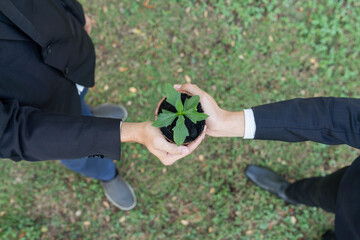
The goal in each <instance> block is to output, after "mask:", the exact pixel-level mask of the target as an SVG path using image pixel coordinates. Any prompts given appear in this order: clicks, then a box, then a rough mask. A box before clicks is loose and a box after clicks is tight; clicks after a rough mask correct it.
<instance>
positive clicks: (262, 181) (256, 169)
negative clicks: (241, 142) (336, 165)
mask: <svg viewBox="0 0 360 240" xmlns="http://www.w3.org/2000/svg"><path fill="white" fill-rule="evenodd" d="M245 175H246V176H247V177H248V178H249V179H250V180H251V181H252V182H253V183H255V184H256V185H258V186H259V187H261V188H262V189H264V190H266V191H269V192H271V193H273V194H275V195H276V196H278V197H280V198H282V199H284V200H285V201H286V202H288V203H291V204H294V205H296V204H298V203H297V202H295V201H293V200H291V199H289V198H288V197H287V196H286V194H285V189H286V188H287V187H288V186H289V185H290V183H289V182H288V181H286V179H285V178H283V177H281V176H280V175H279V174H277V173H276V172H274V171H272V170H270V169H268V168H265V167H260V166H256V165H249V166H248V167H247V168H246V170H245Z"/></svg>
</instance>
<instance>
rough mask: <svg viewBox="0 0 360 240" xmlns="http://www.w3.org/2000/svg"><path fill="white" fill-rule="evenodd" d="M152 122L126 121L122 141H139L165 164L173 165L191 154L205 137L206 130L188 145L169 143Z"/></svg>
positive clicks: (123, 126)
mask: <svg viewBox="0 0 360 240" xmlns="http://www.w3.org/2000/svg"><path fill="white" fill-rule="evenodd" d="M151 124H152V122H142V123H126V122H124V123H123V125H122V127H121V142H138V143H141V144H143V145H145V146H146V148H147V149H148V150H149V152H151V153H152V154H154V155H155V156H156V157H157V158H159V160H160V161H161V162H162V163H163V164H164V165H172V164H173V163H175V162H176V161H177V160H179V159H181V158H183V157H186V156H187V155H189V154H191V153H192V152H193V151H194V150H195V149H196V148H197V147H198V146H199V145H200V143H201V141H202V140H203V139H204V137H205V131H204V132H203V133H202V134H201V136H200V137H198V138H197V139H196V140H195V141H193V142H192V143H190V144H189V145H187V146H176V144H173V143H169V142H168V141H167V140H166V139H165V138H164V136H163V135H162V133H161V131H160V129H159V128H156V127H153V126H152V125H151Z"/></svg>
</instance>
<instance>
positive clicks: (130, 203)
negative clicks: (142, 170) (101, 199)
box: [101, 174, 136, 211]
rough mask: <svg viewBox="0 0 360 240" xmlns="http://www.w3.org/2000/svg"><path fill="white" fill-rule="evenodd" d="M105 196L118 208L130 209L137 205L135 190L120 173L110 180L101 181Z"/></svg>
mask: <svg viewBox="0 0 360 240" xmlns="http://www.w3.org/2000/svg"><path fill="white" fill-rule="evenodd" d="M101 185H102V187H103V188H104V192H105V196H106V197H107V199H108V200H109V201H110V202H111V203H112V204H114V205H115V206H116V207H117V208H119V209H121V210H124V211H129V210H131V209H133V208H134V207H135V206H136V196H135V193H134V190H133V189H132V187H131V186H130V184H128V183H127V182H125V181H124V180H123V179H122V178H121V176H120V174H117V175H116V177H115V178H114V179H112V180H110V181H106V182H105V181H101Z"/></svg>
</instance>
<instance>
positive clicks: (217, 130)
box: [174, 83, 245, 137]
mask: <svg viewBox="0 0 360 240" xmlns="http://www.w3.org/2000/svg"><path fill="white" fill-rule="evenodd" d="M174 88H175V89H176V90H177V91H179V92H187V93H189V94H190V95H199V96H200V103H201V105H202V108H203V110H204V112H205V113H206V114H207V115H209V117H208V118H207V119H206V126H207V130H206V134H207V135H209V136H212V137H243V136H244V131H245V130H244V129H245V120H244V112H243V111H240V112H229V111H226V110H224V109H222V108H220V107H219V106H218V104H217V103H216V101H215V100H214V98H212V97H211V96H210V95H209V94H207V93H206V92H204V91H203V90H201V89H200V88H199V87H198V86H196V85H195V84H191V83H186V84H184V85H179V84H176V85H174Z"/></svg>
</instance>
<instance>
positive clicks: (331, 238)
mask: <svg viewBox="0 0 360 240" xmlns="http://www.w3.org/2000/svg"><path fill="white" fill-rule="evenodd" d="M336 239H337V238H336V235H335V232H334V231H332V230H328V231H327V232H326V233H324V235H322V240H336Z"/></svg>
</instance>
